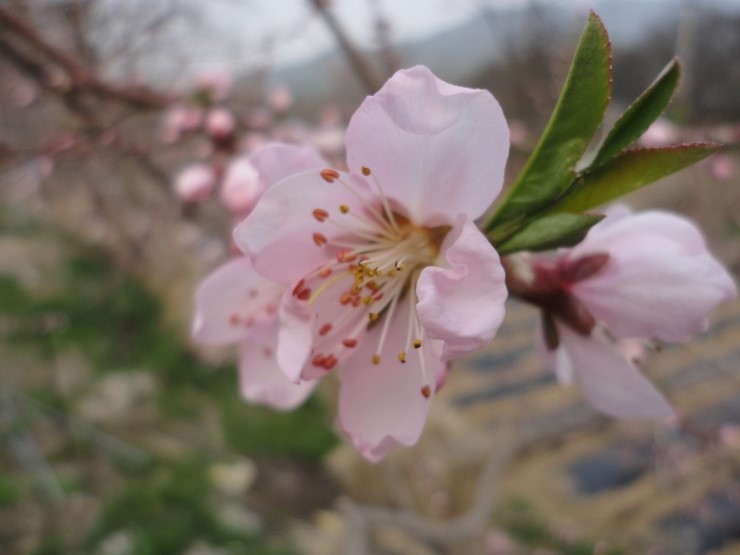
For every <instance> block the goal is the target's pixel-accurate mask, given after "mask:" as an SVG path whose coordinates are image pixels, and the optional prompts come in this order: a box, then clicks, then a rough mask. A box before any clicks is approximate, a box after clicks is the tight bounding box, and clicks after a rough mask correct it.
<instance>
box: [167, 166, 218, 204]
mask: <svg viewBox="0 0 740 555" xmlns="http://www.w3.org/2000/svg"><path fill="white" fill-rule="evenodd" d="M215 185H216V172H215V171H214V170H213V168H212V167H211V166H209V165H207V164H193V165H190V166H187V167H186V168H185V169H183V170H182V171H181V172H180V173H179V174H178V175H177V177H176V178H175V194H177V197H178V198H179V199H180V200H182V201H183V202H200V201H202V200H205V199H206V198H208V197H209V196H210V194H211V192H212V191H213V188H214V187H215Z"/></svg>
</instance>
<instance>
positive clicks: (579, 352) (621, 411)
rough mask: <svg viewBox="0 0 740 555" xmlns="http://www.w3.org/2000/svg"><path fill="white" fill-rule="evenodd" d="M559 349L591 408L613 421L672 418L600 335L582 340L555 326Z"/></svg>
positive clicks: (650, 388) (668, 409) (658, 397)
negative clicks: (613, 419)
mask: <svg viewBox="0 0 740 555" xmlns="http://www.w3.org/2000/svg"><path fill="white" fill-rule="evenodd" d="M558 335H559V337H560V347H559V348H558V350H563V351H565V353H566V355H567V357H568V359H569V360H570V362H571V364H572V366H573V370H574V373H575V379H576V383H577V384H578V385H579V386H580V387H581V390H582V391H583V394H584V396H585V397H586V399H588V401H589V402H590V403H591V405H593V407H594V408H596V409H597V410H599V411H600V412H603V413H604V414H607V415H609V416H613V417H615V418H625V419H643V418H665V417H668V416H671V415H672V414H673V409H671V407H670V405H669V404H668V402H667V401H666V400H665V398H664V397H663V395H662V394H661V393H660V392H658V390H657V389H655V387H654V386H653V385H652V384H651V383H650V382H649V381H648V380H647V379H646V378H645V377H644V376H643V375H642V374H641V373H640V372H639V371H638V370H637V369H636V368H635V367H634V366H633V365H632V364H630V363H629V362H628V361H627V360H626V359H625V358H624V357H623V356H622V354H621V353H619V352H618V351H617V350H616V348H615V347H614V346H613V345H611V344H610V343H609V342H608V340H607V339H606V337H604V336H603V332H600V331H599V330H598V329H595V330H594V333H593V334H592V335H591V337H584V336H582V335H579V334H578V333H576V332H574V331H572V330H571V329H570V328H568V327H567V326H565V325H562V324H558Z"/></svg>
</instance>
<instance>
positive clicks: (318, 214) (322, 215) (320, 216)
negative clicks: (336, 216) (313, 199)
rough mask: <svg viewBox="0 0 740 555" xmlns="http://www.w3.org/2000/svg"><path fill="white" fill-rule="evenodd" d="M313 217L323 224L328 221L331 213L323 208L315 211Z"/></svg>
mask: <svg viewBox="0 0 740 555" xmlns="http://www.w3.org/2000/svg"><path fill="white" fill-rule="evenodd" d="M313 217H314V218H316V219H317V220H318V221H320V222H323V221H324V220H326V218H328V217H329V212H327V211H326V210H322V209H321V208H316V209H315V210H314V211H313Z"/></svg>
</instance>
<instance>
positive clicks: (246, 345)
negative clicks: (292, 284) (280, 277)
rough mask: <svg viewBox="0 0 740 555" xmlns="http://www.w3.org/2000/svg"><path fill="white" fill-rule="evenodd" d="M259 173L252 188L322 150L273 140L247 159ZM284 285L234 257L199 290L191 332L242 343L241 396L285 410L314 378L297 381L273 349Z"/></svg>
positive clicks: (315, 161)
mask: <svg viewBox="0 0 740 555" xmlns="http://www.w3.org/2000/svg"><path fill="white" fill-rule="evenodd" d="M238 162H243V163H246V164H248V165H249V168H250V171H253V172H254V174H255V175H256V179H255V181H254V183H253V185H254V190H253V192H254V194H255V195H257V196H258V195H259V194H261V192H263V191H264V190H265V189H267V188H268V187H269V186H271V185H272V184H273V183H275V182H277V181H279V180H280V179H282V178H284V177H286V176H288V175H291V173H294V172H297V171H302V170H306V169H309V168H316V167H320V166H321V165H323V164H324V162H323V160H322V159H321V157H320V156H318V154H316V153H314V152H313V151H312V150H310V149H307V148H300V147H296V146H290V145H279V144H274V145H269V146H266V147H264V148H262V149H260V150H259V151H257V152H255V153H254V154H253V155H252V156H251V157H250V158H249V159H246V160H239V161H238ZM284 291H285V285H283V284H280V283H276V282H273V281H270V280H268V279H265V278H264V277H262V276H261V275H260V274H258V273H257V272H255V271H254V268H253V266H252V263H251V262H250V260H249V259H248V258H247V257H244V256H240V257H238V258H235V259H233V260H231V261H229V262H227V263H226V264H224V265H223V266H221V267H220V268H218V269H217V270H216V271H214V272H213V273H212V274H210V275H209V276H208V277H206V278H205V279H204V280H203V282H202V283H201V284H200V286H199V287H198V290H197V291H196V294H195V304H196V313H195V318H194V321H193V338H194V339H195V340H196V341H198V342H200V343H203V344H207V345H229V344H238V345H239V349H240V355H239V376H240V383H241V392H242V395H243V397H244V398H245V399H246V400H248V401H251V402H254V403H261V404H267V405H270V406H272V407H274V408H277V409H281V410H287V409H291V408H293V407H295V406H297V405H299V404H300V403H302V402H303V401H304V400H305V399H306V398H307V397H308V395H310V393H311V391H312V390H313V388H314V386H315V382H308V381H307V382H302V383H300V384H295V383H293V382H292V381H290V380H288V378H287V377H285V374H284V373H283V372H282V371H281V370H280V369H279V367H278V365H277V360H276V357H275V353H276V351H277V339H278V330H279V320H278V314H277V310H278V306H279V304H280V300H281V298H282V296H283V293H284Z"/></svg>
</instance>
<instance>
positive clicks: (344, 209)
mask: <svg viewBox="0 0 740 555" xmlns="http://www.w3.org/2000/svg"><path fill="white" fill-rule="evenodd" d="M339 211H340V212H341V213H342V214H347V213H349V206H347V205H346V204H340V205H339Z"/></svg>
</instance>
